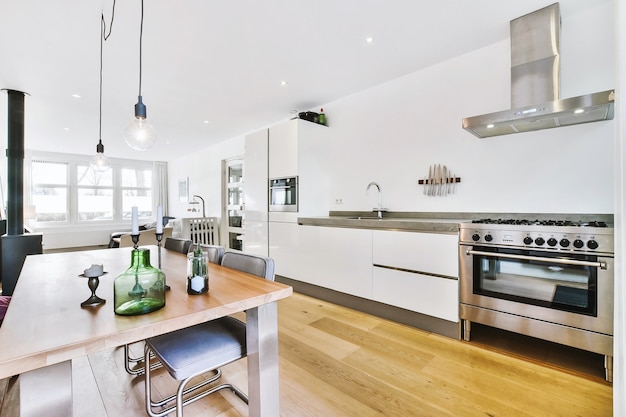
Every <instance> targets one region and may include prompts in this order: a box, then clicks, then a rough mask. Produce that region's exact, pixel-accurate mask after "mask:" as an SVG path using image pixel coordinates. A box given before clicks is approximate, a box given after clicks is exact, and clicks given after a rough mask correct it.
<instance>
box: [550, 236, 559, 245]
mask: <svg viewBox="0 0 626 417" xmlns="http://www.w3.org/2000/svg"><path fill="white" fill-rule="evenodd" d="M556 244H557V241H556V239H555V238H553V237H551V238H550V239H548V245H550V246H556Z"/></svg>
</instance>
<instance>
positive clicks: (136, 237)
mask: <svg viewBox="0 0 626 417" xmlns="http://www.w3.org/2000/svg"><path fill="white" fill-rule="evenodd" d="M130 238H131V239H132V240H133V249H137V246H138V244H139V232H137V233H136V234H131V235H130Z"/></svg>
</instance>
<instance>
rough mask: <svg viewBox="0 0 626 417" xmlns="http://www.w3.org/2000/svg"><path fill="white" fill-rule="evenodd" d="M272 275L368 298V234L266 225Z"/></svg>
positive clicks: (347, 230)
mask: <svg viewBox="0 0 626 417" xmlns="http://www.w3.org/2000/svg"><path fill="white" fill-rule="evenodd" d="M269 233H270V237H271V242H272V243H271V245H270V256H271V257H272V258H274V262H275V264H276V274H278V275H282V276H285V277H287V278H291V279H295V280H298V281H302V282H307V283H310V284H314V285H318V286H320V287H325V288H329V289H332V290H335V291H340V292H343V293H347V294H352V295H356V296H358V297H363V298H368V299H371V298H372V231H371V230H365V229H347V228H334V227H317V226H301V225H298V224H296V223H282V222H270V228H269Z"/></svg>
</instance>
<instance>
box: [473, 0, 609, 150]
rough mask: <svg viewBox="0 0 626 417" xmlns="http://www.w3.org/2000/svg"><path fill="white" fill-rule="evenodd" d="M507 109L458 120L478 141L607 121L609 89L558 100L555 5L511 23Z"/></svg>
mask: <svg viewBox="0 0 626 417" xmlns="http://www.w3.org/2000/svg"><path fill="white" fill-rule="evenodd" d="M510 28H511V110H504V111H499V112H496V113H489V114H483V115H480V116H474V117H466V118H464V119H463V129H465V130H468V131H470V132H471V133H473V134H474V135H476V136H478V137H479V138H486V137H491V136H499V135H508V134H511V133H520V132H530V131H533V130H541V129H550V128H553V127H560V126H570V125H575V124H581V123H589V122H597V121H601V120H609V119H612V118H613V112H614V110H613V107H614V101H615V92H614V91H613V90H607V91H602V92H599V93H593V94H587V95H584V96H579V97H571V98H566V99H561V98H560V71H561V67H560V57H559V38H560V35H561V15H560V12H559V4H558V3H555V4H553V5H551V6H548V7H545V8H543V9H540V10H537V11H535V12H532V13H529V14H527V15H525V16H522V17H519V18H517V19H515V20H512V21H511V26H510Z"/></svg>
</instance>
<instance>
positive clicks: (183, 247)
mask: <svg viewBox="0 0 626 417" xmlns="http://www.w3.org/2000/svg"><path fill="white" fill-rule="evenodd" d="M192 243H193V242H192V241H191V239H183V238H180V237H168V238H167V239H165V245H164V246H163V247H164V248H165V249H169V250H174V251H176V252H180V253H184V254H185V255H186V254H187V252H189V248H190V247H191V244H192Z"/></svg>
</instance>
